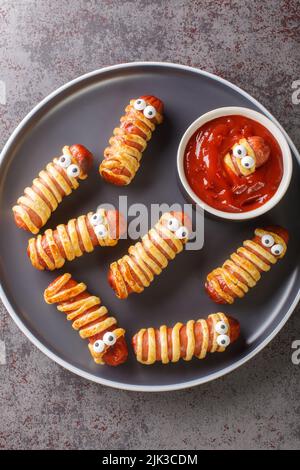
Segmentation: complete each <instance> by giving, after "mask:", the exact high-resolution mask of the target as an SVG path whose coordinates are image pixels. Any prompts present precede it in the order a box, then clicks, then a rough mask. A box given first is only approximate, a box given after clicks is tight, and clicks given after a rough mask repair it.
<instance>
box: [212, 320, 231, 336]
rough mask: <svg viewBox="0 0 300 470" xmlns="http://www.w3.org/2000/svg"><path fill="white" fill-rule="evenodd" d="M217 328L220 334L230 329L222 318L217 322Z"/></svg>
mask: <svg viewBox="0 0 300 470" xmlns="http://www.w3.org/2000/svg"><path fill="white" fill-rule="evenodd" d="M215 330H216V332H217V333H219V335H224V334H225V333H227V331H228V326H227V325H226V323H225V322H224V321H223V320H221V321H218V323H217V324H216V327H215Z"/></svg>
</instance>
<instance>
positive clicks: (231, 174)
mask: <svg viewBox="0 0 300 470" xmlns="http://www.w3.org/2000/svg"><path fill="white" fill-rule="evenodd" d="M184 171H185V175H186V178H187V180H188V183H189V185H190V187H191V188H192V190H193V191H194V192H195V193H196V194H197V196H198V197H199V198H200V199H201V200H202V201H204V202H205V203H206V204H208V205H209V206H211V207H213V208H215V209H218V210H221V211H225V212H247V211H251V210H253V209H256V208H257V207H260V206H262V205H263V204H265V203H266V202H267V201H268V200H269V199H271V197H272V196H273V195H274V194H275V192H276V190H277V188H278V186H279V184H280V181H281V179H282V175H283V159H282V152H281V149H280V147H279V144H278V143H277V141H276V139H275V138H274V137H273V135H272V134H271V133H270V132H269V131H268V130H267V129H266V128H265V127H264V126H262V125H261V124H259V123H258V122H256V121H253V120H252V119H249V118H246V117H244V116H235V115H233V116H222V117H219V118H216V119H213V120H212V121H209V122H207V123H205V124H204V125H203V126H202V127H200V128H199V129H198V130H197V131H196V132H195V133H194V134H193V135H192V137H191V138H190V140H189V141H188V144H187V146H186V149H185V154H184Z"/></svg>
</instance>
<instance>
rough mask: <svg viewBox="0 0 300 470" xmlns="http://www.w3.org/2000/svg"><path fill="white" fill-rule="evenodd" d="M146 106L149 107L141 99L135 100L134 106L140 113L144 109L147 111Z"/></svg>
mask: <svg viewBox="0 0 300 470" xmlns="http://www.w3.org/2000/svg"><path fill="white" fill-rule="evenodd" d="M146 106H147V104H146V101H145V100H142V99H141V98H139V99H138V100H135V102H134V104H133V107H134V109H137V110H138V111H143V109H145V108H146Z"/></svg>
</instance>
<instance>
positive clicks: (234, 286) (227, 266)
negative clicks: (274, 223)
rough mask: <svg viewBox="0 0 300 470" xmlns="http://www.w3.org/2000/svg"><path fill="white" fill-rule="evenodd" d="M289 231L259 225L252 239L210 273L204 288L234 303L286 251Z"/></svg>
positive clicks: (219, 300)
mask: <svg viewBox="0 0 300 470" xmlns="http://www.w3.org/2000/svg"><path fill="white" fill-rule="evenodd" d="M287 243H288V233H287V231H286V230H285V229H283V228H281V227H267V228H257V229H256V230H255V236H254V238H252V240H246V241H244V243H243V246H242V247H240V248H238V249H237V251H236V252H235V253H233V254H232V255H231V256H230V259H227V260H226V261H225V263H224V264H223V266H222V267H221V268H216V269H214V270H213V271H212V272H211V273H209V275H208V276H207V279H206V283H205V289H206V291H207V293H208V295H209V296H210V297H211V299H212V300H214V301H215V302H217V303H219V304H232V303H233V302H234V301H235V299H236V298H237V297H239V298H242V297H244V295H245V294H246V293H247V292H248V290H249V288H250V287H254V286H255V285H256V283H257V282H258V281H259V279H260V278H261V273H262V272H266V271H269V270H270V268H271V266H272V265H273V264H275V263H277V261H278V260H279V259H281V258H283V256H284V255H285V253H286V250H287Z"/></svg>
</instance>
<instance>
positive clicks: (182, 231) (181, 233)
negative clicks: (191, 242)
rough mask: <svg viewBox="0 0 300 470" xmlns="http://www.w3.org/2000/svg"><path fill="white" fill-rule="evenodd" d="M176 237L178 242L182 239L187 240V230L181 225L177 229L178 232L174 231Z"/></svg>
mask: <svg viewBox="0 0 300 470" xmlns="http://www.w3.org/2000/svg"><path fill="white" fill-rule="evenodd" d="M175 235H176V237H177V238H179V240H182V239H183V238H187V237H188V236H189V231H188V229H187V228H186V227H185V226H184V225H183V226H182V227H179V229H178V230H176V233H175Z"/></svg>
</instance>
